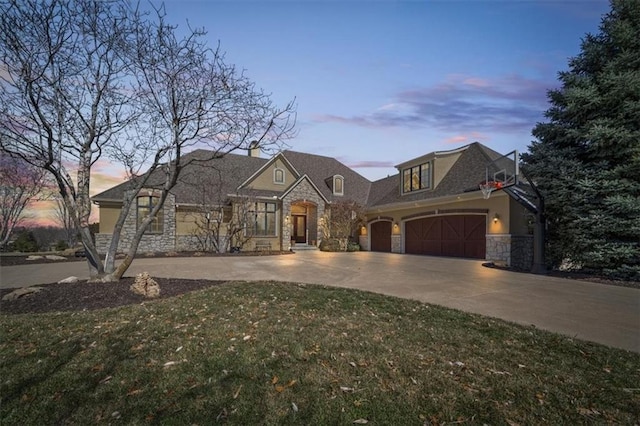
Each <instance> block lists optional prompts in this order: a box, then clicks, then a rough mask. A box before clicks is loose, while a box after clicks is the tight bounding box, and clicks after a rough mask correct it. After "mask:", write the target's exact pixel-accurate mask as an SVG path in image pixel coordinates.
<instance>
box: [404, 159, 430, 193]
mask: <svg viewBox="0 0 640 426" xmlns="http://www.w3.org/2000/svg"><path fill="white" fill-rule="evenodd" d="M423 189H431V163H423V164H418V165H417V166H412V167H407V168H406V169H403V170H402V193H403V194H406V193H408V192H413V191H420V190H423Z"/></svg>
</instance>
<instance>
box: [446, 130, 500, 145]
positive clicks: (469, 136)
mask: <svg viewBox="0 0 640 426" xmlns="http://www.w3.org/2000/svg"><path fill="white" fill-rule="evenodd" d="M488 139H489V138H488V137H487V135H484V134H482V133H480V132H470V133H464V134H460V135H456V136H452V137H450V138H448V139H445V141H444V143H447V144H458V145H459V144H461V143H471V142H479V141H486V140H488Z"/></svg>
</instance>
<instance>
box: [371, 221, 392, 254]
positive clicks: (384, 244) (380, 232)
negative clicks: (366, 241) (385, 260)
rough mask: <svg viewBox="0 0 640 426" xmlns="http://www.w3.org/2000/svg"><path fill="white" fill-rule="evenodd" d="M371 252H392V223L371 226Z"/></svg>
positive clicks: (379, 223)
mask: <svg viewBox="0 0 640 426" xmlns="http://www.w3.org/2000/svg"><path fill="white" fill-rule="evenodd" d="M371 251H386V252H390V251H391V222H386V221H382V222H374V223H372V224H371Z"/></svg>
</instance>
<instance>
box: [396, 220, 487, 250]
mask: <svg viewBox="0 0 640 426" xmlns="http://www.w3.org/2000/svg"><path fill="white" fill-rule="evenodd" d="M485 223H486V216H484V215H456V216H436V217H427V218H424V219H416V220H411V221H408V222H407V223H406V224H405V233H406V236H405V252H406V253H412V254H428V255H431V256H451V257H469V258H475V259H484V258H485V249H486V248H485V247H486V245H485V244H486V242H485V234H486V225H485Z"/></svg>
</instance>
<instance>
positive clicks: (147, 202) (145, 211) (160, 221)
mask: <svg viewBox="0 0 640 426" xmlns="http://www.w3.org/2000/svg"><path fill="white" fill-rule="evenodd" d="M137 202H138V205H137V211H136V213H137V225H138V227H139V226H141V225H142V222H143V221H144V220H145V219H146V218H148V217H149V215H150V214H151V211H152V210H153V209H154V207H155V206H157V205H158V203H159V202H160V197H154V196H152V195H140V196H138V198H137ZM163 230H164V214H163V212H162V209H160V210H158V213H156V215H155V217H154V218H153V221H152V222H151V223H150V224H149V227H148V228H147V232H152V233H159V234H161V233H162V232H163Z"/></svg>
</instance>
